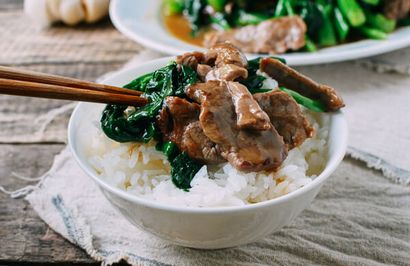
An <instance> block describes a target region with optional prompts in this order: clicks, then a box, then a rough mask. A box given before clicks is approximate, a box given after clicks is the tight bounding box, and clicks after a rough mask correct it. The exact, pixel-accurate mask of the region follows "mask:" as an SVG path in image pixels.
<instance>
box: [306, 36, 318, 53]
mask: <svg viewBox="0 0 410 266" xmlns="http://www.w3.org/2000/svg"><path fill="white" fill-rule="evenodd" d="M305 50H306V51H308V52H316V51H317V47H316V44H315V43H314V42H313V41H312V40H311V39H310V38H309V36H307V35H305Z"/></svg>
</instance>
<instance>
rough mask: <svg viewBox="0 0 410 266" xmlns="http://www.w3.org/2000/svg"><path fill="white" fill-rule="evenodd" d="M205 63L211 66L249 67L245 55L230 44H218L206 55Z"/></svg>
mask: <svg viewBox="0 0 410 266" xmlns="http://www.w3.org/2000/svg"><path fill="white" fill-rule="evenodd" d="M204 62H205V63H207V64H208V65H211V66H214V65H215V66H216V67H221V66H223V65H226V64H233V65H237V66H239V67H245V68H246V66H247V65H248V60H247V59H246V57H245V55H244V54H243V53H242V52H241V51H240V50H239V49H238V48H237V47H235V46H234V45H232V44H231V43H229V42H225V43H218V44H215V45H212V47H211V48H210V49H209V50H208V52H207V53H206V54H205V58H204Z"/></svg>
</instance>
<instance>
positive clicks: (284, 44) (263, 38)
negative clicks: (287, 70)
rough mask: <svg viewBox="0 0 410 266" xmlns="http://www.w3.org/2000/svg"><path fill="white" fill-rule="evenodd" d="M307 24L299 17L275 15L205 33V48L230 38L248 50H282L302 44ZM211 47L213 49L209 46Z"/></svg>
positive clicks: (257, 51)
mask: <svg viewBox="0 0 410 266" xmlns="http://www.w3.org/2000/svg"><path fill="white" fill-rule="evenodd" d="M305 33H306V24H305V22H304V21H303V20H302V19H301V18H300V17H298V16H288V17H281V18H274V19H269V20H266V21H263V22H261V23H259V24H258V25H250V26H245V27H241V28H238V29H233V30H230V31H219V32H210V33H208V34H207V35H205V40H204V45H205V47H208V48H209V47H213V46H214V45H215V44H217V43H221V42H225V41H229V42H231V43H232V44H233V45H235V46H237V47H238V48H240V49H241V50H242V51H244V52H248V53H271V54H278V53H284V52H286V51H288V50H298V49H300V48H302V47H303V46H305ZM211 49H212V48H211Z"/></svg>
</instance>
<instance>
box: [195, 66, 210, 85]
mask: <svg viewBox="0 0 410 266" xmlns="http://www.w3.org/2000/svg"><path fill="white" fill-rule="evenodd" d="M211 70H212V67H211V66H208V65H205V64H198V66H197V67H196V73H198V76H199V79H200V80H202V81H205V79H206V76H207V75H208V73H209V72H210V71H211Z"/></svg>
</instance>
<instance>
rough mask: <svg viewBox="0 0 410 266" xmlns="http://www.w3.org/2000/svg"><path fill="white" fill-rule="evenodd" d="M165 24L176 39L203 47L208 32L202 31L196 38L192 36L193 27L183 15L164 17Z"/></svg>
mask: <svg viewBox="0 0 410 266" xmlns="http://www.w3.org/2000/svg"><path fill="white" fill-rule="evenodd" d="M163 19H164V24H165V27H166V28H167V30H168V31H169V32H170V33H171V34H172V35H173V36H174V37H176V38H178V39H180V40H182V41H184V42H187V43H190V44H193V45H196V46H201V47H203V44H202V43H203V41H204V38H205V34H206V32H208V31H207V30H201V31H200V32H199V34H198V35H197V36H195V37H193V36H192V35H191V27H190V26H189V22H188V20H187V19H186V18H185V17H184V16H183V15H169V16H166V15H164V16H163Z"/></svg>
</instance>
